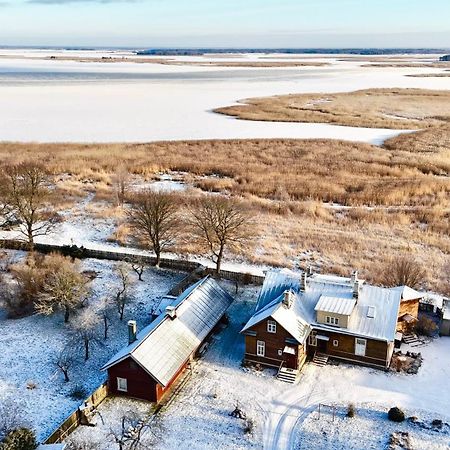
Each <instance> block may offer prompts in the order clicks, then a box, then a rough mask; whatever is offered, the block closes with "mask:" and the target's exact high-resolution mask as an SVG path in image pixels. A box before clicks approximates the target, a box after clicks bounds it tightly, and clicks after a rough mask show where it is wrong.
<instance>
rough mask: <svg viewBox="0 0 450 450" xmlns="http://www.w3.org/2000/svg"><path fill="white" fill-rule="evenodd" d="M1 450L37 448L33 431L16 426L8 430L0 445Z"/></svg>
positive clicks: (32, 449) (30, 449)
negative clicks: (14, 428)
mask: <svg viewBox="0 0 450 450" xmlns="http://www.w3.org/2000/svg"><path fill="white" fill-rule="evenodd" d="M0 448H1V450H35V448H37V442H36V436H35V434H34V431H32V430H30V429H29V428H17V429H16V430H12V431H10V432H9V433H8V434H7V436H6V438H5V439H4V441H3V444H2V445H1V446H0Z"/></svg>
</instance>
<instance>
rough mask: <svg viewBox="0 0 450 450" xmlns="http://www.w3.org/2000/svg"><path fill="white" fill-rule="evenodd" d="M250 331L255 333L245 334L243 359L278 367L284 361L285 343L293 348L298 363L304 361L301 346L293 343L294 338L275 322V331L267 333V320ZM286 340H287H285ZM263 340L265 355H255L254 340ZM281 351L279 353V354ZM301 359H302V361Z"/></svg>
mask: <svg viewBox="0 0 450 450" xmlns="http://www.w3.org/2000/svg"><path fill="white" fill-rule="evenodd" d="M269 320H272V319H269ZM249 331H250V332H251V333H256V336H252V335H248V334H247V335H246V336H245V360H246V361H248V362H257V363H261V364H263V365H266V366H273V367H280V365H281V363H282V362H283V361H284V357H283V353H282V352H283V349H284V347H285V346H286V345H289V346H291V347H293V348H295V356H296V358H297V361H299V365H301V364H302V363H303V362H304V359H305V357H306V355H305V352H304V349H303V346H299V345H298V344H294V343H293V342H294V341H295V340H294V338H293V337H292V336H291V335H290V334H289V333H288V332H287V331H286V330H285V329H284V328H283V327H282V326H281V325H280V324H278V323H277V332H276V333H269V332H268V331H267V320H264V321H262V322H260V323H258V324H256V325H255V326H254V327H252V328H251V329H250V330H249ZM286 340H288V342H286ZM257 341H264V342H265V344H266V352H265V356H264V357H262V356H257V355H256V342H257ZM279 351H281V355H280V354H279ZM302 360H303V361H302Z"/></svg>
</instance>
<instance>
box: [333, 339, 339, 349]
mask: <svg viewBox="0 0 450 450" xmlns="http://www.w3.org/2000/svg"><path fill="white" fill-rule="evenodd" d="M333 347H339V341H338V340H337V339H335V340H334V341H333Z"/></svg>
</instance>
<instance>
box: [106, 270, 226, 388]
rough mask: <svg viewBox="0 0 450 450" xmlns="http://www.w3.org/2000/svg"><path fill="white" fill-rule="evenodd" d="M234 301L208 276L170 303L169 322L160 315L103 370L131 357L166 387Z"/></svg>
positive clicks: (167, 318)
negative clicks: (174, 311) (173, 311)
mask: <svg viewBox="0 0 450 450" xmlns="http://www.w3.org/2000/svg"><path fill="white" fill-rule="evenodd" d="M232 301H233V298H232V297H231V296H230V295H229V294H228V293H227V292H226V291H225V290H224V289H222V288H221V287H220V286H219V285H218V284H217V282H216V281H215V280H214V279H212V278H210V277H209V276H207V277H205V278H203V279H202V280H200V281H198V282H197V283H195V284H194V285H192V286H190V287H189V288H188V289H186V290H185V291H184V292H183V293H182V294H181V295H180V296H178V297H177V298H176V299H175V300H174V301H173V303H172V305H171V306H173V307H174V308H175V310H176V316H175V318H173V319H171V318H170V317H169V316H168V315H167V314H165V312H164V313H162V314H161V315H159V316H158V317H157V318H156V319H155V320H154V321H153V322H152V323H151V324H150V325H148V326H147V327H146V328H144V329H143V330H142V331H141V332H140V333H139V334H138V336H137V339H136V341H135V342H134V343H132V344H130V345H128V346H127V347H125V348H123V349H122V350H121V351H119V352H118V353H117V354H116V355H115V356H114V357H113V358H111V359H110V360H109V361H108V362H107V363H106V364H105V365H104V366H103V368H102V369H103V370H105V369H108V368H109V367H111V366H113V365H115V364H117V363H119V362H121V361H123V360H124V359H126V358H128V357H132V358H133V359H134V360H135V361H136V362H137V363H138V364H139V365H140V366H141V367H142V368H143V369H144V370H146V372H147V373H148V374H149V375H151V376H152V377H153V378H154V379H155V380H156V381H157V382H158V383H160V384H161V385H163V386H167V384H168V383H169V381H170V380H171V379H172V378H173V377H174V375H175V374H176V373H177V371H178V370H179V369H180V367H181V366H182V365H183V364H184V363H185V362H186V361H187V359H188V358H189V356H190V355H191V354H192V353H193V352H194V351H195V350H196V349H197V348H198V347H199V345H200V344H201V343H202V341H203V340H204V339H205V338H206V337H207V336H208V334H209V333H210V332H211V330H212V329H213V328H214V327H215V326H216V325H217V323H218V322H219V320H220V318H221V317H222V316H223V314H224V313H225V311H226V310H227V309H228V307H229V306H230V304H231V303H232Z"/></svg>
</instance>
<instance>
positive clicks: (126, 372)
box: [108, 358, 157, 402]
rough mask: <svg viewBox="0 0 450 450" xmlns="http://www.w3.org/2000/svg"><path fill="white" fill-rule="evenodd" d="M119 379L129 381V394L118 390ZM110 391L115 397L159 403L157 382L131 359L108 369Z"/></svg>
mask: <svg viewBox="0 0 450 450" xmlns="http://www.w3.org/2000/svg"><path fill="white" fill-rule="evenodd" d="M117 377H120V378H126V379H127V387H128V392H122V391H118V390H117ZM108 390H109V392H110V393H111V394H114V395H124V396H127V397H134V398H139V399H142V400H148V401H150V402H156V401H157V383H156V381H155V380H154V379H153V378H152V377H151V376H150V375H149V374H148V373H147V372H145V370H144V369H142V368H141V367H140V366H138V365H137V364H136V363H135V362H134V361H133V360H132V359H131V358H127V359H125V360H124V361H121V362H120V363H118V364H116V365H115V366H113V367H111V368H109V369H108Z"/></svg>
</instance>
